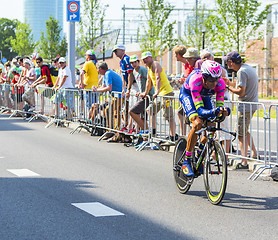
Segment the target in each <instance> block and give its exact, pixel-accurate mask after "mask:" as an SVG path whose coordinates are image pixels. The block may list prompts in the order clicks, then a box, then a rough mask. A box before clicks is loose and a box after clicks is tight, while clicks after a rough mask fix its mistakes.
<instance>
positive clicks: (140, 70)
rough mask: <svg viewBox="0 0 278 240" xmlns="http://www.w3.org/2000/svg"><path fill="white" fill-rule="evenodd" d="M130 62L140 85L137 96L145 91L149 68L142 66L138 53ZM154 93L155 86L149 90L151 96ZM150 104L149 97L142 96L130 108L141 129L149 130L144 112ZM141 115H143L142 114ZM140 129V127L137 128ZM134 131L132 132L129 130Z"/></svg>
mask: <svg viewBox="0 0 278 240" xmlns="http://www.w3.org/2000/svg"><path fill="white" fill-rule="evenodd" d="M130 64H131V65H132V67H133V68H134V69H133V75H134V78H135V81H136V83H137V85H138V87H139V91H138V92H137V93H136V96H140V94H142V93H144V92H145V90H146V83H147V78H148V70H147V69H146V68H144V67H142V66H140V61H139V58H138V56H137V55H132V56H130ZM153 94H154V88H152V89H151V90H150V91H149V95H150V97H152V96H153ZM148 106H149V98H147V97H146V98H144V99H143V98H140V99H139V100H138V101H137V103H136V104H135V105H134V106H132V107H131V108H130V110H129V114H130V116H131V117H132V118H133V119H134V121H135V122H136V123H137V124H138V125H139V127H140V128H141V130H143V131H144V130H147V129H148V124H147V121H146V120H147V119H144V117H145V116H144V114H145V112H146V108H147V107H148ZM140 115H141V116H140ZM137 130H138V129H137ZM128 133H132V132H128Z"/></svg>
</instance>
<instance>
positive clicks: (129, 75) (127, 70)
mask: <svg viewBox="0 0 278 240" xmlns="http://www.w3.org/2000/svg"><path fill="white" fill-rule="evenodd" d="M113 52H114V53H115V55H116V56H117V57H118V58H119V59H120V65H121V71H122V77H123V91H124V90H125V88H127V91H126V97H127V98H128V97H129V94H130V90H131V86H132V84H133V83H134V76H133V67H132V66H131V64H130V57H129V56H127V55H126V54H125V46H124V45H120V44H119V45H116V46H115V47H114V49H113Z"/></svg>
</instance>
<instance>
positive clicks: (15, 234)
mask: <svg viewBox="0 0 278 240" xmlns="http://www.w3.org/2000/svg"><path fill="white" fill-rule="evenodd" d="M44 126H45V123H43V122H32V123H27V122H25V121H24V120H22V119H21V118H13V119H8V118H7V117H5V116H0V141H1V145H0V161H1V167H0V177H1V179H0V212H1V219H0V239H1V240H6V239H9V240H14V239H20V240H23V239H26V240H33V239H35V240H37V239H44V240H48V239H53V240H57V239H65V240H70V239H72V240H83V239H84V240H85V239H86V240H87V239H105V240H106V239H121V240H125V239H214V240H216V239H223V238H225V239H252V240H253V239H268V240H269V239H278V237H277V236H278V228H277V222H278V191H277V189H278V183H276V182H273V181H266V180H264V179H262V178H259V179H258V180H257V181H255V182H252V181H249V180H247V178H248V176H249V175H250V173H249V172H245V171H229V179H228V188H227V192H226V195H225V198H224V200H223V202H222V204H221V205H219V206H213V205H212V204H210V203H209V202H208V200H207V198H206V195H205V191H204V184H203V179H202V178H201V177H200V178H198V179H196V180H195V181H194V184H193V186H192V187H191V189H190V191H189V192H188V193H187V194H186V195H182V194H180V193H178V191H177V189H176V187H175V184H174V180H173V175H172V155H171V154H170V153H167V152H162V151H152V150H145V151H142V152H136V151H135V149H134V148H127V147H124V146H123V145H122V144H117V143H116V144H112V143H107V142H105V141H102V142H98V141H97V138H96V137H91V136H90V135H89V134H87V133H84V132H81V133H79V134H74V135H70V134H69V129H66V128H56V127H51V128H49V129H45V128H44ZM19 169H21V170H20V171H21V172H19V173H18V172H16V170H19ZM22 169H27V170H22ZM27 171H29V172H27ZM22 172H24V173H25V174H26V173H27V174H28V173H29V174H30V173H33V174H37V176H30V175H29V176H26V177H22V175H20V173H21V174H22ZM16 173H17V174H16ZM75 203H89V205H90V206H91V205H94V204H96V203H98V204H97V205H98V206H99V205H100V204H102V206H106V207H109V208H110V210H111V209H113V210H116V211H118V214H119V215H117V214H116V216H101V217H97V215H96V213H92V214H90V213H88V212H86V211H83V210H81V209H79V208H77V207H76V206H74V205H73V204H75ZM97 210H98V211H101V210H100V208H98V209H97ZM102 213H103V212H102ZM104 215H105V214H104Z"/></svg>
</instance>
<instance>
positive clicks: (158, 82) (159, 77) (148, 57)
mask: <svg viewBox="0 0 278 240" xmlns="http://www.w3.org/2000/svg"><path fill="white" fill-rule="evenodd" d="M141 59H142V60H143V62H144V63H145V64H146V66H147V67H148V80H147V82H148V84H147V87H146V90H145V92H144V93H142V94H141V95H140V96H141V97H142V98H145V97H146V95H147V94H148V93H149V91H150V89H151V87H152V86H154V88H155V93H154V95H153V98H154V99H156V98H157V96H158V95H159V96H163V97H166V96H174V92H173V89H172V87H171V86H170V83H169V81H168V78H167V75H166V73H165V72H164V70H163V69H162V67H161V65H160V64H159V63H158V62H156V61H154V60H153V58H152V54H151V52H149V51H148V52H143V53H142V57H141ZM161 107H162V108H163V110H164V117H165V118H166V120H167V121H169V122H170V135H171V136H170V140H171V141H173V142H174V141H175V140H177V139H178V135H177V134H176V132H175V131H176V124H175V121H174V110H173V106H172V100H170V99H167V98H163V103H162V106H161V102H157V101H156V100H155V101H154V103H153V117H152V120H153V133H154V134H156V117H155V115H156V114H157V113H158V112H159V111H160V109H161Z"/></svg>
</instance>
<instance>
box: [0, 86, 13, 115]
mask: <svg viewBox="0 0 278 240" xmlns="http://www.w3.org/2000/svg"><path fill="white" fill-rule="evenodd" d="M13 108H14V100H13V98H12V93H11V85H10V84H8V83H3V84H1V112H0V114H2V113H4V112H7V111H8V112H11V111H12V110H13Z"/></svg>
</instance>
